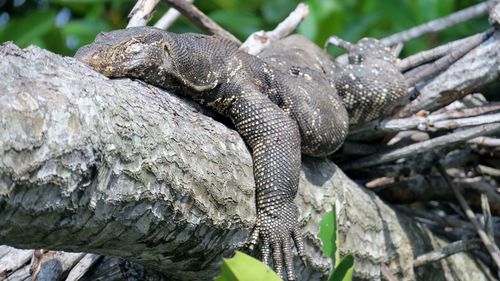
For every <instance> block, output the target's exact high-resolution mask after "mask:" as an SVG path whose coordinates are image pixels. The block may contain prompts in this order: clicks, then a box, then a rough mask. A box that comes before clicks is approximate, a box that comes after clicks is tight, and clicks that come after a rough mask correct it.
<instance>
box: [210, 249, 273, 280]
mask: <svg viewBox="0 0 500 281" xmlns="http://www.w3.org/2000/svg"><path fill="white" fill-rule="evenodd" d="M214 280H215V281H254V280H266V281H281V278H279V276H278V275H277V274H276V273H274V271H273V270H272V269H271V268H269V267H268V266H267V265H265V264H263V263H262V262H260V261H259V260H257V259H254V258H252V257H251V256H249V255H247V254H244V253H242V252H239V251H236V255H235V256H234V257H233V258H232V259H224V262H223V263H222V266H221V276H219V277H216V278H215V279H214Z"/></svg>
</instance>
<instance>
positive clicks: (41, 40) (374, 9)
mask: <svg viewBox="0 0 500 281" xmlns="http://www.w3.org/2000/svg"><path fill="white" fill-rule="evenodd" d="M304 2H305V3H307V4H308V5H309V6H310V11H311V13H310V15H309V16H308V17H307V18H306V20H305V21H304V22H303V23H302V24H301V26H300V27H299V29H298V32H300V33H302V34H304V35H305V36H307V37H309V38H310V39H312V40H314V41H315V42H316V43H318V44H319V45H320V46H322V45H323V43H324V42H325V40H326V38H328V36H330V35H333V34H335V35H338V36H340V37H342V38H344V39H347V40H351V41H355V40H358V39H359V38H361V37H364V36H374V37H384V36H387V35H389V34H392V33H394V32H398V31H402V30H405V29H407V28H409V27H412V26H415V25H417V24H420V23H423V22H425V21H428V20H430V19H434V18H437V17H441V16H444V15H446V14H449V13H451V12H452V11H455V10H458V9H462V8H464V7H467V6H470V5H473V4H476V3H478V2H480V1H479V0H440V1H432V0H386V1H378V0H363V1H362V0H306V1H304ZM134 3H135V1H132V0H128V1H126V0H36V1H25V0H12V1H9V0H0V7H1V11H0V42H3V41H8V40H12V41H14V42H15V43H16V44H18V45H20V46H21V47H26V46H28V45H29V44H35V45H38V46H41V47H43V48H47V49H49V50H51V51H53V52H56V53H59V54H63V55H72V54H74V52H75V51H76V49H77V48H79V47H80V46H81V45H83V44H87V43H89V42H91V41H92V40H93V38H94V37H95V36H96V34H97V33H99V32H102V31H109V30H112V29H119V28H124V27H125V26H126V21H127V15H128V12H129V11H130V10H131V9H132V7H133V5H134ZM298 3H299V1H297V0H273V1H264V0H254V1H240V0H197V2H196V5H197V7H198V8H200V9H201V10H202V11H204V12H205V13H207V14H208V15H209V16H210V17H211V18H212V19H214V20H215V21H216V22H218V23H219V24H220V25H222V26H223V27H224V28H226V29H228V30H229V31H230V32H232V33H234V34H235V35H236V36H237V37H239V38H240V39H245V38H246V37H247V36H248V35H249V34H250V33H252V32H253V31H256V30H261V29H264V30H269V29H272V28H273V27H275V26H276V24H277V23H279V22H280V21H281V20H282V19H283V18H284V17H286V16H287V15H288V13H290V11H292V10H293V9H294V7H295V6H296V5H297V4H298ZM167 8H168V7H167V5H166V4H164V3H163V2H162V3H161V4H160V5H159V7H158V10H157V12H156V13H155V14H154V16H153V19H152V22H155V21H156V20H157V19H158V18H159V17H160V16H161V15H163V13H164V12H165V11H166V10H167ZM486 24H487V22H486V19H485V18H483V19H479V20H474V21H470V22H468V23H467V24H462V25H460V26H458V27H455V28H453V29H452V30H451V31H446V32H443V33H440V34H439V35H433V36H429V37H426V38H423V39H418V40H414V41H413V42H411V43H410V44H409V45H408V46H407V48H406V51H407V52H411V53H413V52H415V51H416V50H419V49H427V48H430V47H432V46H434V45H436V44H438V43H440V42H441V41H449V40H452V39H456V38H459V37H463V36H465V35H469V34H472V33H475V32H478V31H482V30H484V29H485V27H486ZM171 30H172V31H174V32H188V31H195V32H199V30H197V29H196V28H195V27H193V25H191V24H190V23H189V22H188V21H187V20H186V19H183V18H181V19H180V20H178V21H177V23H176V24H175V25H174V26H173V27H172V28H171Z"/></svg>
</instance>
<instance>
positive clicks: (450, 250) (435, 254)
mask: <svg viewBox="0 0 500 281" xmlns="http://www.w3.org/2000/svg"><path fill="white" fill-rule="evenodd" d="M480 248H481V240H479V239H473V240H460V241H456V242H453V243H451V244H449V245H448V246H446V247H443V248H439V249H436V250H434V251H432V252H429V253H427V254H423V255H420V256H418V257H417V258H416V259H415V260H414V261H413V266H414V267H419V266H422V265H426V264H428V263H431V262H435V261H438V260H441V259H444V258H446V257H448V256H451V255H453V254H456V253H460V252H465V251H470V250H476V249H480Z"/></svg>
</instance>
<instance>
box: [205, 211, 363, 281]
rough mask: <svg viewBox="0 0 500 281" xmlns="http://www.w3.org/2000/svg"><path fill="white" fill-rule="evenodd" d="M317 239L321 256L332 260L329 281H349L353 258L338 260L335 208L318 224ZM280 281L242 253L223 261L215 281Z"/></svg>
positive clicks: (269, 270) (255, 260)
mask: <svg viewBox="0 0 500 281" xmlns="http://www.w3.org/2000/svg"><path fill="white" fill-rule="evenodd" d="M318 237H319V238H320V239H321V241H322V242H323V254H324V255H326V256H328V257H330V258H331V259H332V264H333V268H334V269H333V271H332V274H331V275H330V277H329V279H328V280H329V281H351V280H352V272H353V269H354V257H353V256H352V255H351V254H347V255H346V256H345V257H344V258H342V259H341V258H340V251H339V240H338V239H337V237H338V234H337V215H336V212H335V206H333V208H332V211H330V212H328V213H326V214H325V215H324V216H323V219H322V220H321V222H320V231H319V233H318ZM252 280H269V281H272V280H281V279H280V278H279V277H278V275H276V274H275V273H274V271H272V270H271V268H269V267H268V266H267V265H265V264H263V263H262V262H260V261H259V260H257V259H254V258H252V257H250V256H248V255H246V254H244V253H242V252H236V255H235V256H234V257H233V258H231V259H224V262H223V263H222V266H221V276H219V277H217V278H215V281H252Z"/></svg>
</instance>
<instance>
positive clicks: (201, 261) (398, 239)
mask: <svg viewBox="0 0 500 281" xmlns="http://www.w3.org/2000/svg"><path fill="white" fill-rule="evenodd" d="M0 75H1V76H2V77H3V79H1V80H0V88H1V89H6V90H4V91H1V92H0V107H1V108H0V112H1V113H0V117H1V118H0V127H1V128H2V133H0V147H2V150H0V214H1V220H0V243H2V244H8V245H12V246H16V247H20V248H44V249H50V250H66V251H83V252H92V253H99V254H104V255H112V256H119V257H123V258H126V259H128V260H130V261H133V262H136V263H140V264H143V265H147V266H148V267H151V268H155V269H157V270H159V271H161V272H163V273H164V274H168V276H169V277H170V278H171V279H173V280H175V279H179V280H200V279H202V280H205V279H207V278H210V276H213V275H214V274H215V273H216V270H217V267H218V263H219V262H220V259H221V257H224V256H226V257H227V256H230V255H231V254H232V253H233V251H234V250H235V249H237V248H238V246H239V245H241V243H242V242H243V241H244V240H245V239H246V237H247V235H248V233H249V230H250V227H251V226H252V224H253V222H254V219H255V211H254V210H255V208H254V203H255V202H254V190H253V189H254V183H253V175H252V160H251V157H250V154H249V152H248V150H247V147H246V146H245V144H244V143H243V141H242V140H241V138H240V137H239V136H238V134H237V133H236V132H235V131H233V130H231V129H228V128H227V127H226V126H224V125H222V124H221V123H219V122H217V121H215V120H213V119H211V118H209V117H207V116H205V115H203V114H201V113H200V112H199V110H198V108H197V107H196V106H194V105H193V104H192V103H190V102H189V101H186V100H184V99H182V98H179V97H177V96H175V95H172V94H169V93H167V92H165V91H162V90H159V89H157V88H154V87H151V86H148V85H144V84H143V83H139V82H133V81H130V80H129V79H112V80H109V79H107V78H105V77H103V76H102V75H100V74H97V73H95V72H94V71H92V70H91V69H89V68H87V67H85V66H83V65H82V64H80V63H79V62H77V61H75V60H74V59H72V58H61V57H59V56H57V55H54V54H52V53H49V52H47V51H43V50H40V49H38V48H36V47H30V48H28V49H25V50H20V49H18V48H17V47H15V46H14V45H11V44H7V45H3V46H1V47H0ZM296 202H297V205H298V207H299V209H300V215H301V218H300V221H301V225H302V231H303V232H304V234H305V237H306V243H307V245H306V249H307V259H308V265H307V267H304V265H303V264H302V263H300V262H299V261H298V260H297V261H296V266H297V268H298V275H299V276H300V278H301V280H318V279H320V278H322V277H323V276H324V273H325V270H327V268H328V263H327V260H326V259H325V258H323V257H321V252H320V250H319V240H318V239H317V238H316V237H315V235H316V233H317V232H318V225H319V220H320V219H321V216H322V214H324V212H325V211H326V210H328V209H329V208H331V204H332V203H334V202H336V206H337V207H338V208H339V211H338V214H339V215H338V217H339V219H338V223H339V231H340V245H341V251H342V252H343V253H347V252H352V253H353V254H354V256H355V259H356V269H355V276H356V277H357V278H358V279H361V280H363V279H369V280H379V279H380V278H381V273H380V272H381V264H382V263H385V264H386V265H387V267H388V268H389V269H390V270H391V271H392V273H393V274H394V275H395V276H396V277H397V278H398V279H399V280H413V279H415V278H419V279H422V280H430V279H429V278H430V275H429V274H433V280H451V279H450V278H451V276H455V275H450V274H449V273H450V271H453V273H454V274H456V276H458V277H459V278H462V280H471V278H472V276H474V278H475V280H480V279H478V278H479V277H478V276H480V277H481V276H484V278H485V279H484V280H486V278H488V276H489V272H488V271H485V270H484V269H483V268H481V265H479V264H478V263H476V262H474V261H472V259H471V258H470V257H469V256H467V255H465V254H463V253H461V254H457V255H456V256H453V257H451V258H450V259H447V260H446V263H445V262H442V263H439V265H438V266H440V267H442V268H441V269H439V270H437V271H436V270H434V271H432V272H430V271H429V270H426V267H425V266H424V267H422V268H423V269H422V270H420V269H418V270H417V271H414V270H413V266H412V264H413V259H414V257H416V256H419V255H421V254H423V253H425V252H428V251H431V250H433V249H434V248H435V247H444V246H446V245H447V243H446V242H445V241H442V240H440V239H439V238H437V237H435V236H434V235H433V234H432V233H431V232H430V231H429V230H428V229H426V228H425V227H423V226H422V225H419V224H416V223H415V222H414V220H412V219H410V218H408V217H406V216H405V215H402V214H398V213H396V212H395V211H394V210H393V209H391V208H390V207H388V206H387V205H386V204H385V203H383V202H382V201H381V200H379V199H378V197H376V196H375V195H374V194H373V193H371V192H369V191H366V190H365V189H363V188H361V187H359V186H358V185H356V184H355V183H353V182H352V181H350V180H349V179H348V178H347V177H346V176H345V175H344V174H343V173H342V172H341V171H340V170H339V169H338V168H337V167H336V166H335V165H334V164H333V163H331V162H330V161H329V160H321V159H310V158H306V159H304V161H303V167H302V173H301V184H300V187H299V194H298V196H297V200H296ZM434 266H436V265H434ZM478 272H482V273H481V274H478ZM436 274H437V278H436Z"/></svg>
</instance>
